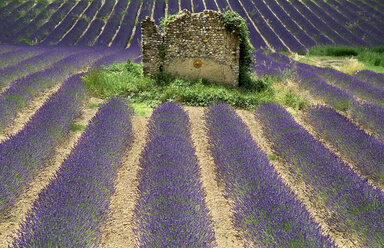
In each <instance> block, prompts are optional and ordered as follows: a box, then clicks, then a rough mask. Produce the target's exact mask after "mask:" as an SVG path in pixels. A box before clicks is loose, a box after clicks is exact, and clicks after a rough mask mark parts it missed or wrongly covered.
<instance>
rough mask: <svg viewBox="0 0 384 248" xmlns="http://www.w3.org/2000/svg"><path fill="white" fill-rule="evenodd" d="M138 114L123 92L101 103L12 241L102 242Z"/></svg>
mask: <svg viewBox="0 0 384 248" xmlns="http://www.w3.org/2000/svg"><path fill="white" fill-rule="evenodd" d="M80 84H81V83H80ZM132 114H133V108H132V107H131V106H130V104H129V102H127V100H126V99H122V98H112V99H110V100H109V101H108V102H107V103H106V104H104V105H103V106H102V107H100V109H99V111H98V113H97V114H96V116H95V117H94V118H93V119H92V120H91V122H90V124H89V126H88V127H87V129H86V130H85V132H84V133H83V135H82V136H81V138H80V140H79V142H78V144H77V146H76V147H75V148H74V149H73V150H72V152H71V154H70V155H69V157H68V158H67V159H66V160H65V161H64V163H63V164H62V165H61V167H60V169H59V171H58V172H57V174H56V176H55V177H54V179H52V180H51V182H50V183H49V185H48V186H47V187H46V188H44V190H43V191H42V192H41V193H40V194H39V197H38V199H37V200H36V201H35V202H34V204H33V207H32V209H31V210H30V212H29V213H28V216H27V218H26V220H25V221H24V223H23V224H22V225H21V229H20V230H19V232H18V234H17V237H16V238H15V239H14V241H13V244H12V247H97V246H98V245H100V243H101V228H102V226H103V225H104V224H106V221H107V218H108V213H109V203H110V198H111V196H112V195H113V193H114V182H115V180H116V178H117V170H118V168H119V167H120V166H121V165H122V163H121V160H122V157H123V155H124V154H125V151H126V149H127V147H128V146H129V144H130V143H131V140H132V124H131V117H132ZM96 161H97V162H96Z"/></svg>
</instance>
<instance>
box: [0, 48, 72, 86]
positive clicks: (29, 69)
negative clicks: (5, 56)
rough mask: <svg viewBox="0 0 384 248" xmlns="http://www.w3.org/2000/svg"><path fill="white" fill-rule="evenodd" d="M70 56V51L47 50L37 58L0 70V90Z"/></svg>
mask: <svg viewBox="0 0 384 248" xmlns="http://www.w3.org/2000/svg"><path fill="white" fill-rule="evenodd" d="M70 54H71V51H70V50H63V49H47V51H46V52H43V53H41V54H39V55H37V56H34V57H31V58H29V59H26V60H23V61H21V62H19V63H17V64H15V65H13V66H8V67H5V68H3V69H0V89H2V88H4V87H5V86H8V85H9V84H10V83H11V82H12V81H14V80H16V79H19V78H21V77H25V76H27V75H29V74H32V73H35V72H38V71H40V70H44V69H46V68H48V67H50V66H51V65H52V64H53V63H55V62H57V61H59V60H61V59H63V58H64V57H66V56H68V55H70Z"/></svg>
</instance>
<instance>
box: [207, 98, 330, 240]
mask: <svg viewBox="0 0 384 248" xmlns="http://www.w3.org/2000/svg"><path fill="white" fill-rule="evenodd" d="M205 118H206V120H207V127H208V137H209V147H210V150H211V153H212V156H213V158H214V161H215V164H216V166H217V174H218V178H219V180H220V181H221V182H223V184H224V185H225V192H226V194H227V195H228V196H229V197H230V198H231V199H232V200H233V202H234V207H233V210H234V211H233V212H234V220H235V225H236V227H237V228H239V229H240V230H241V231H242V232H243V233H244V236H245V238H246V239H248V240H250V241H251V242H252V243H253V244H254V245H255V246H256V247H336V246H335V245H334V244H333V242H331V241H330V240H329V238H328V237H325V236H323V235H322V234H321V230H320V227H319V226H318V224H316V223H315V222H314V220H313V219H312V217H311V216H310V214H309V213H308V211H307V210H306V209H305V207H304V205H303V204H302V203H301V202H300V201H299V200H297V199H296V197H295V195H294V194H293V193H292V191H291V190H290V189H289V188H288V186H287V185H285V184H284V183H283V182H282V180H281V178H280V177H279V175H278V174H277V172H276V171H275V170H274V168H273V167H272V166H271V164H270V163H269V161H268V159H267V156H266V155H265V154H264V152H263V151H261V149H260V148H259V147H258V146H257V144H256V143H255V142H254V141H253V140H252V136H251V134H250V132H249V130H248V128H247V127H246V125H245V123H244V122H243V121H242V120H241V118H240V117H239V116H238V115H237V114H236V112H235V111H234V110H233V109H232V108H230V107H229V105H227V104H211V105H210V106H209V107H208V109H207V110H206V112H205Z"/></svg>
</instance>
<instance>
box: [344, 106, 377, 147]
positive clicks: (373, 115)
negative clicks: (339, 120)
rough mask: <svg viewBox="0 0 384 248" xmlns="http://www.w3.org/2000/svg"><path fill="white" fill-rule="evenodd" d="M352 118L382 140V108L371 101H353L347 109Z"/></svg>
mask: <svg viewBox="0 0 384 248" xmlns="http://www.w3.org/2000/svg"><path fill="white" fill-rule="evenodd" d="M348 113H349V115H350V117H351V118H352V120H354V121H356V122H357V123H359V124H360V125H361V126H362V127H363V128H364V129H367V130H369V131H370V132H372V133H373V134H374V135H375V136H376V137H378V138H379V139H380V140H382V141H383V142H384V108H383V107H381V106H378V105H376V104H371V103H358V102H355V103H354V104H352V105H351V107H350V109H349V111H348Z"/></svg>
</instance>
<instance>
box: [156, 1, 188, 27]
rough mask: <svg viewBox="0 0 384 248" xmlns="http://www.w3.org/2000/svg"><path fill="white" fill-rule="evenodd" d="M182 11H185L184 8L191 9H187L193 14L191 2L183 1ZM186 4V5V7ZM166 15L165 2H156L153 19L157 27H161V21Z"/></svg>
mask: <svg viewBox="0 0 384 248" xmlns="http://www.w3.org/2000/svg"><path fill="white" fill-rule="evenodd" d="M180 4H181V6H182V7H181V9H184V8H183V6H184V7H189V8H186V9H188V10H189V11H191V12H192V10H191V1H188V2H186V1H181V3H180ZM185 4H186V5H185ZM164 15H165V0H161V1H156V2H155V10H154V12H153V19H154V20H155V23H156V25H159V24H160V19H161V18H163V17H164Z"/></svg>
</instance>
